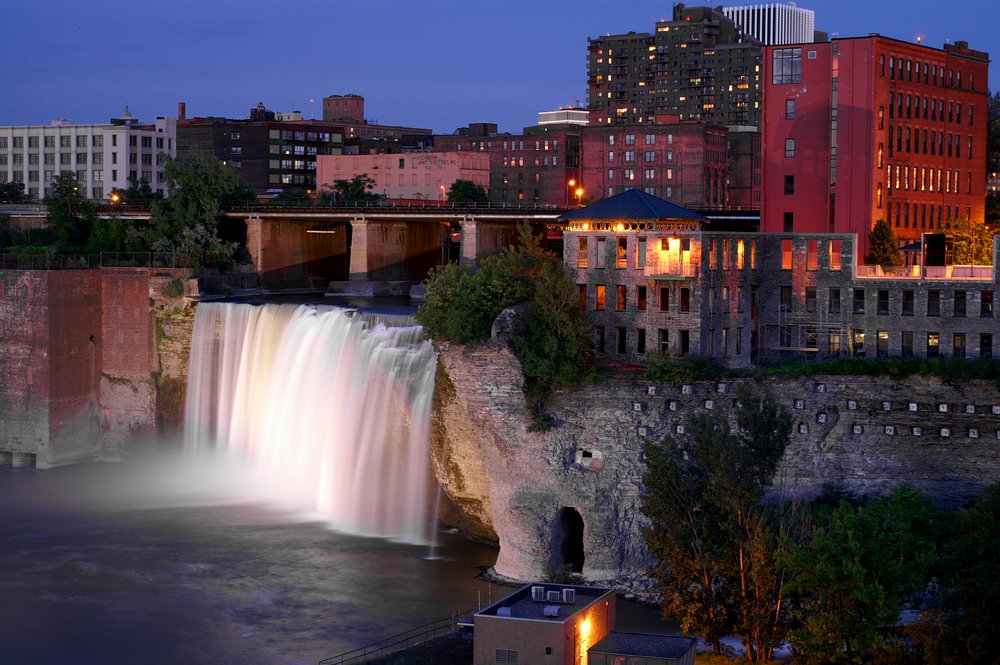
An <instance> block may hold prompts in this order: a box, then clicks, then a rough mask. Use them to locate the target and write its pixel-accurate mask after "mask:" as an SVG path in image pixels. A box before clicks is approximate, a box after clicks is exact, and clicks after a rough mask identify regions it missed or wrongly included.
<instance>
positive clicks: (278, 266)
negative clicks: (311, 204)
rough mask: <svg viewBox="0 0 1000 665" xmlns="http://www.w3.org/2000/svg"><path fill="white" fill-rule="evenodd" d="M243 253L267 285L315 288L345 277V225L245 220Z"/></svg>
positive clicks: (257, 217)
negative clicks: (244, 251)
mask: <svg viewBox="0 0 1000 665" xmlns="http://www.w3.org/2000/svg"><path fill="white" fill-rule="evenodd" d="M246 225H247V250H248V251H249V253H250V258H251V260H253V264H254V266H255V267H256V268H257V272H259V273H260V274H261V277H262V280H263V281H264V282H265V283H266V284H269V285H286V284H296V285H298V284H315V285H317V286H319V285H322V286H325V285H326V283H327V282H329V281H330V280H332V279H343V278H344V277H346V276H347V225H346V224H344V223H343V222H339V223H338V222H334V223H330V222H312V221H310V220H295V219H266V220H264V219H261V217H260V215H251V216H250V217H248V218H247V220H246Z"/></svg>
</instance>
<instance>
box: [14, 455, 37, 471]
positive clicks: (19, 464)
mask: <svg viewBox="0 0 1000 665" xmlns="http://www.w3.org/2000/svg"><path fill="white" fill-rule="evenodd" d="M11 457H12V459H11V466H13V467H14V468H15V469H23V468H25V467H29V466H35V455H34V453H13V455H12V456H11Z"/></svg>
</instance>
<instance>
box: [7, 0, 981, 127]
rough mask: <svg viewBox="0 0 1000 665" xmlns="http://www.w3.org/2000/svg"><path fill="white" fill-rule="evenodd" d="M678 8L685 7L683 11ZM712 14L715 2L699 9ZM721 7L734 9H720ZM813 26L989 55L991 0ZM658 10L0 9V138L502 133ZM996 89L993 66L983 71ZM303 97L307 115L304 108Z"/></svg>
mask: <svg viewBox="0 0 1000 665" xmlns="http://www.w3.org/2000/svg"><path fill="white" fill-rule="evenodd" d="M687 4H688V5H690V6H695V5H699V4H701V3H698V2H688V3H687ZM704 4H709V5H714V4H719V3H718V2H706V3H704ZM732 4H741V3H737V2H733V3H732ZM798 4H799V6H801V7H807V8H810V9H813V10H815V12H816V27H817V28H819V29H821V30H826V31H828V32H830V33H831V34H832V33H835V32H836V33H839V36H841V37H848V36H863V35H866V34H868V33H869V32H878V33H880V34H883V35H886V36H890V37H896V38H899V39H905V40H909V41H912V40H914V38H915V37H916V36H917V35H918V34H922V35H923V36H924V42H923V43H924V44H926V45H928V46H933V47H936V48H941V46H942V45H943V44H944V42H945V40H953V41H954V40H962V39H964V40H967V41H968V42H969V45H970V46H971V47H972V48H974V49H977V50H981V51H987V52H990V53H992V55H993V57H994V59H996V58H998V56H1000V37H998V36H997V35H998V30H1000V2H997V1H996V0H952V1H950V2H942V1H941V0H909V1H908V2H905V3H903V2H897V1H896V0H875V1H874V2H873V1H872V0H812V1H808V0H802V1H800V2H799V3H798ZM672 6H673V3H672V2H670V1H669V0H667V1H664V0H660V1H657V2H653V1H651V0H624V1H619V2H615V1H614V0H604V1H603V2H597V1H596V0H579V1H578V2H572V3H571V2H562V1H559V0H531V1H529V0H505V1H504V2H492V1H486V0H423V1H419V2H416V1H413V0H367V1H365V2H347V1H343V0H167V1H164V2H155V3H154V2H151V0H129V1H128V2H125V1H123V0H0V34H2V37H0V62H2V63H3V68H2V70H3V74H2V76H0V125H21V124H48V123H49V122H50V121H51V120H52V119H53V118H66V119H70V120H74V121H76V122H79V123H90V122H106V121H107V120H108V118H110V117H112V116H117V115H119V114H120V112H121V109H122V106H123V104H125V103H126V102H127V103H128V105H129V107H130V109H131V111H132V114H133V115H134V116H136V117H137V118H139V119H141V120H143V121H150V120H152V119H153V117H154V116H158V115H167V116H176V114H177V102H178V101H185V102H187V113H188V116H195V115H220V116H227V117H231V118H243V117H246V115H247V113H248V111H249V109H250V107H251V106H253V105H255V104H256V103H257V102H258V101H263V102H264V103H265V104H266V105H267V107H268V108H270V109H272V110H275V111H292V110H299V111H302V112H303V114H304V115H306V116H307V117H309V116H312V115H314V114H315V116H316V117H319V116H321V106H320V99H321V98H322V97H323V96H325V95H330V94H343V93H348V92H353V93H357V94H361V95H364V97H365V99H366V115H367V116H368V118H369V119H373V120H376V121H378V122H380V123H383V124H401V125H408V126H414V127H430V128H432V129H434V130H435V131H437V132H441V133H450V132H452V131H453V130H454V129H455V128H456V127H460V126H464V125H466V124H468V123H469V122H496V123H498V124H499V125H500V130H501V131H508V132H518V131H520V130H521V128H522V127H523V126H525V125H531V124H534V123H535V121H536V119H537V115H536V114H537V112H538V111H541V110H551V109H554V108H557V107H558V106H560V105H567V104H576V103H577V102H579V103H581V104H586V97H587V91H586V68H587V65H586V47H587V37H588V36H590V37H593V36H598V35H601V34H606V33H622V32H628V31H630V30H634V31H636V32H651V31H652V30H653V28H654V23H655V22H656V20H658V19H660V18H669V16H670V13H671V7H672ZM990 88H991V90H997V89H998V88H1000V63H995V64H994V65H993V66H991V70H990ZM311 99H315V102H311V101H310V100H311Z"/></svg>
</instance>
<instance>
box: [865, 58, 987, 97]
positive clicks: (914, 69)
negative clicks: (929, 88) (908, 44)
mask: <svg viewBox="0 0 1000 665" xmlns="http://www.w3.org/2000/svg"><path fill="white" fill-rule="evenodd" d="M904 64H905V69H904ZM921 64H922V65H923V75H921ZM878 65H879V75H880V76H885V75H886V71H885V54H882V55H880V56H879V57H878ZM939 71H940V75H941V78H940V80H941V85H942V86H946V87H949V88H961V87H962V72H961V71H959V70H954V69H948V70H945V67H944V65H941V67H940V70H939V69H938V66H937V65H932V64H929V63H926V62H924V63H920V62H918V61H915V60H909V59H907V60H903V58H897V57H896V56H894V55H890V56H889V79H890V80H893V81H895V80H899V81H911V82H915V83H923V84H925V85H933V86H936V85H938V72H939ZM946 72H947V74H946ZM946 75H947V80H946V79H945V76H946ZM914 77H916V79H915V80H914ZM974 85H975V79H974V77H973V75H971V74H970V75H969V90H972V89H973V87H974Z"/></svg>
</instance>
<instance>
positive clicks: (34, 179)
mask: <svg viewBox="0 0 1000 665" xmlns="http://www.w3.org/2000/svg"><path fill="white" fill-rule="evenodd" d="M176 154H177V121H176V120H174V118H157V119H156V121H155V122H153V123H152V124H142V123H140V122H139V121H138V120H137V119H136V118H134V117H133V116H132V114H131V113H129V110H128V106H126V107H125V111H124V112H123V113H122V115H121V117H119V118H112V119H111V120H110V121H109V122H108V123H107V124H98V125H78V124H76V123H73V122H70V121H69V120H53V121H52V124H50V125H30V126H15V127H0V182H20V183H24V186H25V189H24V193H25V194H26V195H27V196H28V198H31V199H41V198H44V197H45V195H46V190H47V189H48V188H49V187H50V183H51V182H53V181H54V180H55V179H56V178H57V177H59V175H60V174H62V173H66V172H69V173H72V174H73V175H74V176H75V177H76V180H77V183H78V184H79V187H80V192H81V193H82V194H83V195H84V196H86V197H87V198H91V199H103V198H105V197H107V196H109V195H110V194H111V191H112V190H114V189H126V188H127V187H129V186H130V185H131V184H133V183H138V182H139V181H140V180H145V181H146V182H147V183H149V186H150V188H151V189H152V190H153V191H154V192H159V193H161V194H166V193H167V192H166V183H165V182H164V179H163V164H164V160H163V155H169V156H171V157H173V156H176Z"/></svg>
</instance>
